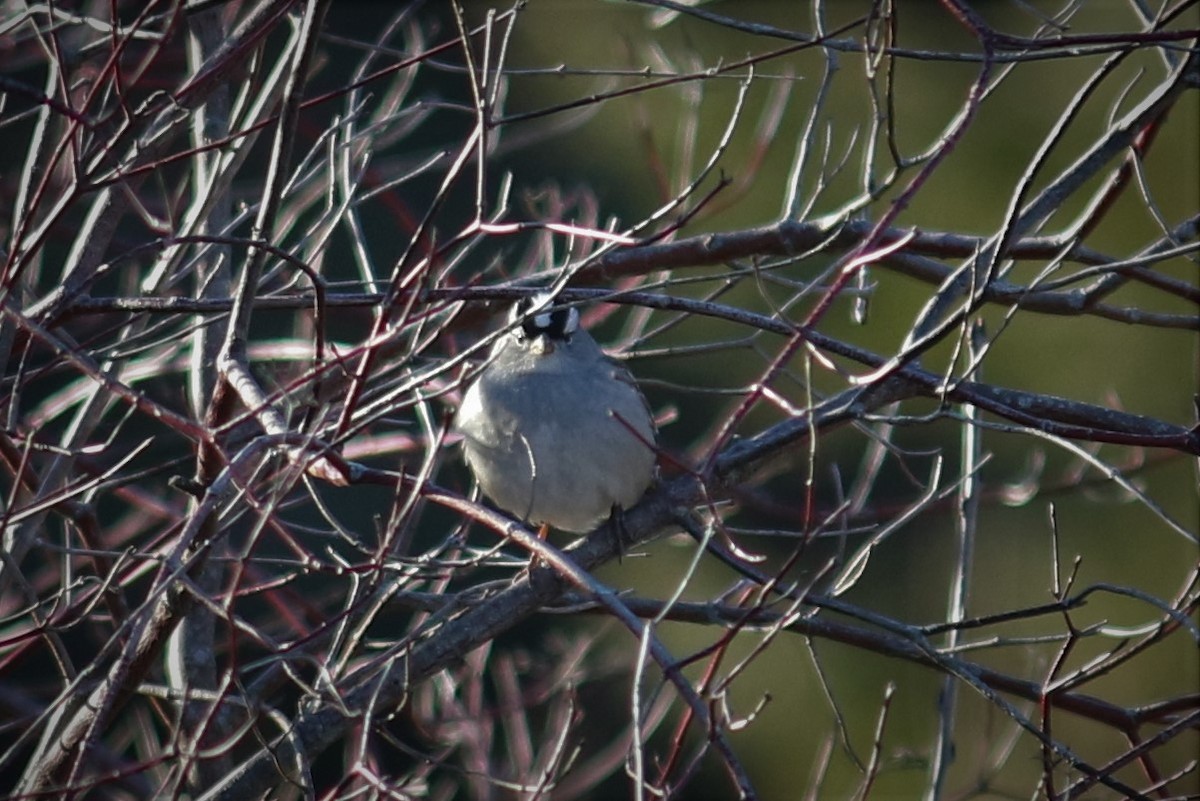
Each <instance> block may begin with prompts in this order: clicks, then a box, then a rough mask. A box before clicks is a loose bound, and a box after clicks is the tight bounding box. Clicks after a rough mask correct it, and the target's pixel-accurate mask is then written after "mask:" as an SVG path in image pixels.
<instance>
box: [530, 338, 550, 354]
mask: <svg viewBox="0 0 1200 801" xmlns="http://www.w3.org/2000/svg"><path fill="white" fill-rule="evenodd" d="M529 349H530V350H531V351H533V352H534V353H536V354H537V355H538V356H549V355H550V354H551V353H554V342H553V341H552V340H551V339H550V337H548V336H546V335H545V334H538V335H537V336H536V337H534V339H533V342H531V343H529Z"/></svg>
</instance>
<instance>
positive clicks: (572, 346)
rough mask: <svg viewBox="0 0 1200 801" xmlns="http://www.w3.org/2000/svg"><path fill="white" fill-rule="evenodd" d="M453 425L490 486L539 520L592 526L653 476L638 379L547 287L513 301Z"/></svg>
mask: <svg viewBox="0 0 1200 801" xmlns="http://www.w3.org/2000/svg"><path fill="white" fill-rule="evenodd" d="M455 428H457V429H458V431H459V432H461V433H462V435H463V449H464V451H465V453H466V460H467V464H468V465H469V466H470V468H471V471H472V472H473V473H474V474H475V478H476V479H477V480H478V481H479V486H480V487H481V488H482V489H483V492H484V494H486V495H487V496H488V497H489V498H491V499H492V501H493V502H494V503H495V504H496V505H497V506H499V507H500V508H501V509H504V510H505V511H507V512H510V513H512V514H514V515H516V516H517V517H519V518H521V519H522V520H526V521H528V522H530V523H533V524H548V525H550V526H553V527H554V528H557V529H561V530H563V531H569V532H574V533H582V532H585V531H590V530H591V529H592V528H593V527H595V525H596V524H597V523H599V522H600V521H602V520H604V519H605V518H606V517H608V516H609V515H610V514H611V513H612V511H613V510H614V508H621V509H626V508H629V507H630V506H632V505H633V504H634V503H636V502H637V500H638V499H639V498H640V497H641V496H642V493H643V492H645V491H646V488H647V487H648V486H650V482H651V481H652V480H653V478H654V462H655V453H654V448H653V445H654V421H653V419H652V417H651V415H650V409H649V407H648V406H647V405H646V400H645V398H643V397H642V393H641V392H640V391H638V388H637V384H636V383H635V382H634V380H633V377H632V376H631V375H630V374H629V371H628V370H626V369H625V367H624V366H623V365H621V364H620V363H618V362H616V361H614V360H613V359H611V358H609V357H608V356H607V355H605V353H604V351H602V350H601V349H600V346H599V345H597V344H596V341H595V340H594V339H592V337H591V336H590V335H589V334H588V333H587V332H586V331H584V330H582V329H581V328H579V311H578V310H577V309H575V308H574V307H573V306H567V307H556V306H554V298H553V297H552V296H550V295H548V294H540V295H535V296H532V297H529V298H524V299H522V300H521V301H520V302H518V303H517V304H516V306H514V308H513V311H512V313H511V314H510V316H509V328H508V330H507V331H505V332H504V334H503V335H502V336H501V337H500V339H499V340H497V342H496V344H495V345H494V346H493V347H492V350H491V353H490V354H489V356H488V361H487V364H486V365H484V367H483V368H482V370H481V371H480V373H479V375H478V376H477V377H476V379H475V381H474V383H472V384H471V386H470V387H469V388H468V389H467V392H466V394H465V395H464V396H463V401H462V406H461V407H460V408H459V410H458V415H457V417H456V419H455Z"/></svg>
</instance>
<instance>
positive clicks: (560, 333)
mask: <svg viewBox="0 0 1200 801" xmlns="http://www.w3.org/2000/svg"><path fill="white" fill-rule="evenodd" d="M554 300H555V298H554V295H552V294H550V293H547V292H540V293H538V294H536V295H530V296H528V297H524V298H521V299H520V300H518V301H517V302H516V303H515V304H514V305H513V308H512V311H511V312H509V319H508V321H509V323H510V324H511V325H518V324H519V327H518V328H517V329H516V334H517V336H518V337H521V338H522V339H534V338H535V337H537V336H541V335H544V336H546V337H548V338H549V339H555V340H563V341H565V340H568V339H570V338H571V335H572V334H574V333H575V332H576V331H578V330H579V309H577V308H575V307H574V306H566V307H562V308H557V309H556V308H553V306H554Z"/></svg>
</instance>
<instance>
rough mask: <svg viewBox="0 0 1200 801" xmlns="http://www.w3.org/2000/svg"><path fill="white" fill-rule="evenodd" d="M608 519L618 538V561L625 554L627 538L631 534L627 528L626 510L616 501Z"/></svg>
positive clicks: (614, 534)
mask: <svg viewBox="0 0 1200 801" xmlns="http://www.w3.org/2000/svg"><path fill="white" fill-rule="evenodd" d="M608 520H609V522H610V523H612V533H613V536H614V537H615V538H616V540H617V561H618V562H620V561H621V558H622V557H623V556H625V538H626V536H627V535H628V534H629V530H628V529H626V528H625V510H624V509H622V508H621V505H620V504H619V503H614V504H613V505H612V509H611V510H609V513H608Z"/></svg>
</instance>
